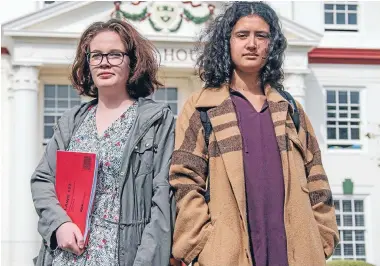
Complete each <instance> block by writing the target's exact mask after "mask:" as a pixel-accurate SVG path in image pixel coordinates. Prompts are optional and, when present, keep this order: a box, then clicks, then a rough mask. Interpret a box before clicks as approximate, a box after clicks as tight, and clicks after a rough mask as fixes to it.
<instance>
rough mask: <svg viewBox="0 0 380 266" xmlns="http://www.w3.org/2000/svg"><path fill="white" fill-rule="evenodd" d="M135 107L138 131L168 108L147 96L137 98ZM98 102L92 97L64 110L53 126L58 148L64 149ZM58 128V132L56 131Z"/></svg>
mask: <svg viewBox="0 0 380 266" xmlns="http://www.w3.org/2000/svg"><path fill="white" fill-rule="evenodd" d="M137 101H138V107H137V119H136V123H135V126H138V127H139V128H138V129H139V130H138V132H140V131H142V129H143V126H144V124H146V123H147V122H148V121H149V120H150V119H151V118H152V117H154V116H155V115H156V114H157V113H159V112H162V111H163V110H164V109H165V108H168V105H167V104H164V103H157V102H155V101H153V100H151V99H148V98H142V97H140V98H138V100H137ZM97 103H98V99H94V100H92V101H90V102H87V103H83V104H81V105H79V106H77V107H74V108H72V109H70V110H68V111H66V112H65V113H64V114H63V115H62V117H61V119H60V120H59V122H58V123H57V126H56V128H55V132H56V133H55V134H58V135H57V136H56V139H57V142H58V146H59V148H60V149H65V148H66V147H67V146H68V145H69V142H70V138H71V136H72V135H73V134H74V133H75V131H76V130H77V129H78V128H79V125H80V124H81V123H82V122H83V120H84V119H85V117H86V115H87V114H88V112H89V110H90V109H91V108H90V107H91V106H94V105H96V104H97ZM57 130H58V132H57Z"/></svg>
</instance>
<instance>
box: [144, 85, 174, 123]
mask: <svg viewBox="0 0 380 266" xmlns="http://www.w3.org/2000/svg"><path fill="white" fill-rule="evenodd" d="M162 89H164V90H165V100H157V99H156V98H155V96H156V93H157V91H158V90H162ZM167 89H175V90H176V93H177V97H176V100H168V99H167V98H168V97H167V96H168V95H167V93H166V91H167ZM157 91H155V92H154V93H153V94H152V95H150V96H149V98H151V99H152V100H154V101H155V102H159V103H167V104H176V107H177V110H176V112H175V113H174V112H173V115H174V118H175V119H177V117H178V113H179V88H178V87H175V86H165V87H160V88H158V89H157ZM172 111H173V110H172Z"/></svg>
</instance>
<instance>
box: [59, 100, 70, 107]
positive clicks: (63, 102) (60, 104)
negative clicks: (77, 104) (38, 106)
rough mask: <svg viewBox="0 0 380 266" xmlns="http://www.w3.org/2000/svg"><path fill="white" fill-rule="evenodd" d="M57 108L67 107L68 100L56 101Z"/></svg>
mask: <svg viewBox="0 0 380 266" xmlns="http://www.w3.org/2000/svg"><path fill="white" fill-rule="evenodd" d="M58 108H69V102H68V101H67V100H66V101H58Z"/></svg>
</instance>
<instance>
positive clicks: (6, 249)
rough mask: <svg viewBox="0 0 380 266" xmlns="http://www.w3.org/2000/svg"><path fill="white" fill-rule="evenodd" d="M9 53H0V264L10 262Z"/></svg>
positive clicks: (10, 76)
mask: <svg viewBox="0 0 380 266" xmlns="http://www.w3.org/2000/svg"><path fill="white" fill-rule="evenodd" d="M10 60H11V58H10V55H7V54H2V55H1V91H0V118H1V119H0V139H1V145H0V157H1V159H0V179H1V192H0V193H1V214H0V215H1V264H2V265H9V264H10V253H11V249H10V245H9V243H10V235H11V234H10V230H9V227H10V224H11V223H10V219H9V216H10V211H11V208H10V203H11V198H10V195H11V194H10V188H11V186H10V181H11V174H10V173H11V169H10V167H11V166H10V164H11V161H12V160H11V158H10V152H11V149H12V147H11V144H10V142H11V130H10V126H11V119H10V116H11V101H12V99H11V97H12V94H11V86H12V84H11V83H12V66H11V63H10Z"/></svg>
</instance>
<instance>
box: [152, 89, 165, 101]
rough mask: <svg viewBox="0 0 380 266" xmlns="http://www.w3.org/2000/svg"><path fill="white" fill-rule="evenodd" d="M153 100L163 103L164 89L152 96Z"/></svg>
mask: <svg viewBox="0 0 380 266" xmlns="http://www.w3.org/2000/svg"><path fill="white" fill-rule="evenodd" d="M154 99H156V100H157V101H165V100H166V98H165V89H164V88H162V89H158V90H157V91H156V92H155V94H154Z"/></svg>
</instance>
